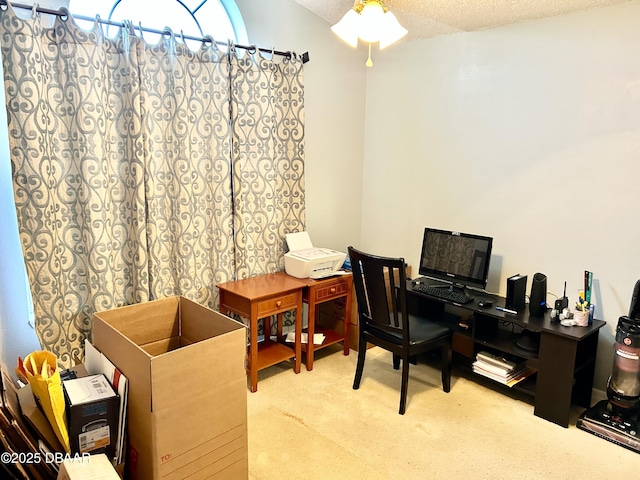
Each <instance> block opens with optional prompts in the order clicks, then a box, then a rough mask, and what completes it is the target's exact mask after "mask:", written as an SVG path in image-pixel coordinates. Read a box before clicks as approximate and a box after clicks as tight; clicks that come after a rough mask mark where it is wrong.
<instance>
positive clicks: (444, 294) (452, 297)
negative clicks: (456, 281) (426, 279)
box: [413, 282, 473, 305]
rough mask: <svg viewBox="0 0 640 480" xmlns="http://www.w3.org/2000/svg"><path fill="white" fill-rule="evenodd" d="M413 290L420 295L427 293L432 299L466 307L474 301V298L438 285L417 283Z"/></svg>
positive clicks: (451, 288)
mask: <svg viewBox="0 0 640 480" xmlns="http://www.w3.org/2000/svg"><path fill="white" fill-rule="evenodd" d="M413 290H414V291H416V292H420V293H426V294H427V295H431V296H432V297H438V298H442V299H443V300H449V301H451V302H454V303H458V304H461V305H464V304H465V303H469V302H471V301H473V297H472V296H470V295H467V294H466V293H464V292H462V291H460V290H456V289H455V288H453V287H442V286H436V285H427V284H426V283H420V282H416V283H415V284H414V285H413Z"/></svg>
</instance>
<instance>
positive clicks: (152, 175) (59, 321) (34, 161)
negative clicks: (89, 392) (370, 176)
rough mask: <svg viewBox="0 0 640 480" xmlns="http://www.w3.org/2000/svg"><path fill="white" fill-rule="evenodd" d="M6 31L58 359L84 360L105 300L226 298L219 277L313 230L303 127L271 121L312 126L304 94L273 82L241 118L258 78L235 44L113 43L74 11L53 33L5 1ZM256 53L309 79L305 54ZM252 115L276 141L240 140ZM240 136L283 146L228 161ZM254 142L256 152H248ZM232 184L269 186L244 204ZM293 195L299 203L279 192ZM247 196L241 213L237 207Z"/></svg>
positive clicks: (30, 215) (19, 187)
mask: <svg viewBox="0 0 640 480" xmlns="http://www.w3.org/2000/svg"><path fill="white" fill-rule="evenodd" d="M0 41H1V47H2V58H3V66H4V82H5V90H6V98H7V111H8V121H9V125H8V132H9V144H10V150H11V162H12V171H13V181H14V194H15V201H16V210H17V216H18V225H19V230H20V239H21V243H22V248H23V252H24V256H25V264H26V267H27V274H28V277H29V282H30V285H31V290H32V296H33V300H34V311H35V317H36V331H37V334H38V337H39V339H40V342H41V344H42V346H43V348H45V349H47V350H49V351H52V352H53V353H55V354H56V355H57V356H58V358H59V359H60V361H61V363H62V364H63V365H69V364H71V363H73V357H74V356H75V355H78V356H80V357H82V355H83V350H84V349H83V342H84V339H85V338H90V333H91V315H92V314H93V312H95V311H100V310H105V309H110V308H114V307H117V306H121V305H126V304H132V303H139V302H143V301H147V300H152V299H155V298H161V297H166V296H170V295H184V296H186V297H188V298H191V299H193V300H195V301H197V302H199V303H202V304H206V305H208V306H209V307H211V308H216V307H217V303H218V297H217V289H216V288H215V285H216V283H219V282H224V281H227V280H231V279H234V278H238V277H239V276H244V275H255V274H257V273H262V272H268V271H273V269H274V268H275V267H276V266H278V265H279V263H278V259H277V258H276V256H277V255H278V252H281V251H282V248H283V244H284V234H285V233H287V232H289V231H294V230H293V229H296V228H299V227H300V228H303V226H304V193H303V189H304V183H303V168H302V163H301V159H302V151H303V147H302V144H303V135H302V133H301V131H300V132H296V134H295V142H294V140H293V138H294V136H293V135H291V134H289V133H288V132H287V133H286V134H282V133H278V130H277V129H278V128H281V129H284V130H286V129H288V128H289V125H297V126H299V128H300V129H302V128H303V127H302V120H303V117H302V109H303V106H302V101H301V95H302V93H301V90H300V91H296V92H293V93H292V92H289V91H287V88H289V85H288V84H284V85H283V88H281V89H279V90H273V89H272V84H269V89H267V90H264V91H262V93H260V94H256V95H258V96H257V97H254V96H251V100H250V99H249V98H248V97H247V98H245V99H241V100H238V101H236V104H237V105H239V106H238V108H237V110H236V111H238V112H239V111H243V112H244V113H243V115H238V116H237V117H236V118H234V119H233V121H232V118H231V117H230V108H229V105H230V102H231V98H230V95H231V94H232V92H233V93H237V92H247V91H252V92H253V91H256V89H257V88H258V87H257V86H256V85H252V86H251V87H250V88H249V87H248V86H247V85H248V84H250V79H251V77H250V76H249V77H247V76H245V75H239V74H234V68H236V69H237V67H236V65H237V64H238V63H241V62H240V61H239V60H238V58H237V55H235V53H232V54H231V55H230V54H227V53H222V52H221V51H220V50H218V49H217V47H216V46H215V43H214V42H203V44H202V46H201V48H200V50H198V51H197V52H193V51H190V50H189V49H188V48H187V47H186V46H185V45H183V44H182V43H181V42H180V41H178V40H176V38H175V37H174V36H173V35H172V34H171V33H170V32H168V33H167V34H166V35H165V36H164V38H163V39H162V40H161V41H160V42H159V43H158V44H156V45H148V44H146V43H145V42H144V41H143V40H142V39H140V38H138V37H136V36H135V35H134V34H133V33H132V31H131V29H121V31H120V32H119V34H118V36H117V37H116V38H115V39H109V38H106V37H105V36H104V35H103V32H102V28H101V27H100V26H99V25H98V24H96V25H95V27H94V29H93V30H92V31H89V32H87V31H84V30H82V29H80V28H79V27H77V26H76V24H75V23H74V22H73V20H72V17H71V16H70V15H68V16H67V17H66V19H65V20H63V19H62V18H57V20H56V22H55V24H54V26H53V27H52V28H43V27H42V26H41V25H40V22H39V19H38V18H37V17H36V16H33V17H32V18H29V19H26V20H24V19H21V18H18V17H17V16H16V15H15V13H14V12H13V9H12V8H11V6H9V7H8V8H6V9H3V10H2V11H0ZM247 59H252V60H251V61H252V64H253V65H255V67H254V68H255V69H256V70H255V71H254V72H252V75H258V76H261V75H264V73H262V72H259V71H258V68H266V69H268V70H277V71H280V70H283V71H288V70H291V71H292V72H295V73H292V74H293V75H294V76H296V79H295V80H294V79H291V80H288V81H289V82H291V83H293V84H296V85H299V88H300V89H301V88H302V85H301V62H299V61H297V60H296V59H295V58H294V59H292V60H291V61H283V62H281V63H282V65H279V64H276V62H274V61H268V60H266V59H263V58H261V57H260V56H259V55H258V56H257V57H255V56H253V55H251V56H249V55H248V56H247ZM283 78H284V77H283ZM231 81H232V82H247V85H233V84H231V83H230V82H231ZM296 88H297V87H296ZM263 95H273V96H274V97H276V98H277V102H276V103H277V104H283V105H288V104H289V103H290V102H292V103H295V102H300V103H299V107H298V108H297V109H291V111H290V112H287V115H281V116H274V115H273V113H272V112H271V111H267V110H264V111H261V110H256V109H254V108H253V106H252V105H251V104H252V102H253V101H254V98H259V99H260V98H261V96H263ZM291 97H293V100H288V98H291ZM262 101H263V100H262V99H261V100H260V102H262ZM240 105H242V107H240ZM251 115H265V116H266V115H268V116H269V118H268V119H267V120H265V121H264V122H263V121H262V120H261V119H255V118H254V119H253V120H249V118H248V117H250V116H251ZM292 117H293V119H292ZM242 118H246V119H247V120H246V121H247V122H250V121H251V122H255V123H258V124H262V123H267V124H269V125H270V126H275V128H276V131H275V133H277V134H278V135H280V137H279V138H278V139H277V140H264V139H262V140H261V141H260V142H256V141H255V140H254V139H253V138H252V136H251V135H246V133H244V132H243V133H241V134H237V135H236V134H234V133H233V131H234V129H235V128H236V125H235V124H236V123H237V124H241V123H242V122H243V121H244V120H243V119H242ZM271 122H275V124H274V125H272V124H271ZM278 125H281V127H278ZM273 133H274V131H273V130H272V131H271V134H272V135H273ZM282 139H284V140H285V141H282ZM232 142H233V143H232ZM261 142H262V143H261ZM264 142H266V143H268V144H269V145H270V146H271V148H270V150H264V149H262V147H261V146H260V145H263V144H264ZM291 142H294V143H297V145H294V144H293V143H291ZM232 145H233V149H234V150H237V151H238V152H243V153H244V154H246V155H248V156H249V157H251V158H252V159H255V158H257V157H260V159H261V160H262V159H263V157H264V156H265V155H279V154H280V152H281V151H284V153H285V155H280V156H277V157H274V158H273V159H272V165H273V166H272V167H266V168H262V167H261V166H260V165H258V164H257V163H255V164H252V163H246V162H242V161H240V162H237V163H236V164H235V165H236V166H235V168H234V167H232V165H233V162H232V159H233V158H235V157H236V155H235V154H232ZM247 145H250V148H249V147H247ZM254 148H255V149H257V150H255V152H259V153H249V152H254ZM282 149H284V150H282ZM292 153H295V155H292ZM287 155H289V156H295V160H293V159H291V160H288V159H287ZM252 169H253V170H252ZM245 183H250V184H251V185H250V186H248V185H245ZM256 186H259V187H256ZM234 189H235V190H237V191H238V192H259V193H258V194H256V195H255V197H253V196H251V195H253V193H252V194H251V195H249V196H247V195H244V194H242V195H241V196H242V198H243V200H242V202H240V203H239V202H238V201H236V202H235V203H234V197H233V193H234ZM289 196H291V198H294V199H295V201H294V202H292V203H295V205H294V206H291V205H290V204H289V202H288V201H285V200H284V199H285V198H289ZM238 207H241V208H242V212H235V213H234V208H238ZM238 219H241V220H242V221H241V222H239V221H238ZM238 225H240V228H238ZM236 231H237V232H238V233H237V235H236ZM244 232H248V234H249V235H248V236H245V233H244ZM234 237H237V238H239V239H240V240H241V241H240V242H239V243H238V246H236V244H235V238H234ZM249 238H250V239H251V240H250V241H248V240H245V239H249ZM240 249H247V250H248V251H249V253H248V254H245V253H238V251H239V250H240ZM245 265H248V267H245Z"/></svg>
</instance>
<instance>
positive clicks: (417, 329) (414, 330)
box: [368, 314, 452, 345]
mask: <svg viewBox="0 0 640 480" xmlns="http://www.w3.org/2000/svg"><path fill="white" fill-rule="evenodd" d="M368 330H371V331H372V332H375V336H376V337H379V338H383V339H385V340H386V341H388V342H392V343H396V344H398V345H400V344H401V343H402V334H401V333H395V332H384V331H381V330H379V329H377V328H376V327H374V326H371V325H369V327H368ZM451 333H452V330H451V329H450V328H448V327H445V326H444V325H440V324H438V323H435V322H430V321H429V320H425V319H424V318H421V317H416V316H415V315H411V314H409V345H417V344H419V343H423V342H430V341H432V340H436V339H438V338H441V337H442V338H446V337H448V336H449V335H451Z"/></svg>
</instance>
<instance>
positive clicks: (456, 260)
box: [418, 227, 493, 290]
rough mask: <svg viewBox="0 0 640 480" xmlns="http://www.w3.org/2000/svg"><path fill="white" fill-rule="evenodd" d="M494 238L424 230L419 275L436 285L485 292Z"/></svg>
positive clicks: (447, 231)
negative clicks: (437, 282)
mask: <svg viewBox="0 0 640 480" xmlns="http://www.w3.org/2000/svg"><path fill="white" fill-rule="evenodd" d="M492 244H493V238H491V237H484V236H481V235H473V234H470V233H461V232H454V231H449V230H438V229H435V228H428V227H427V228H425V229H424V237H423V240H422V253H421V255H420V268H419V270H418V272H419V273H420V275H423V276H425V277H428V278H433V279H436V280H438V281H441V282H444V283H447V284H452V285H454V286H456V285H460V286H463V287H473V288H478V289H481V290H484V289H485V288H486V287H487V279H488V275H489V261H490V260H491V247H492Z"/></svg>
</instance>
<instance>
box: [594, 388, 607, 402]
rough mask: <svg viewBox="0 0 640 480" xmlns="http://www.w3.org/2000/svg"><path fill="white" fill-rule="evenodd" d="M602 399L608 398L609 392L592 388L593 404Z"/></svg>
mask: <svg viewBox="0 0 640 480" xmlns="http://www.w3.org/2000/svg"><path fill="white" fill-rule="evenodd" d="M600 400H607V392H605V391H604V390H598V389H597V388H594V389H592V390H591V405H595V404H596V403H598V402H599V401H600Z"/></svg>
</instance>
